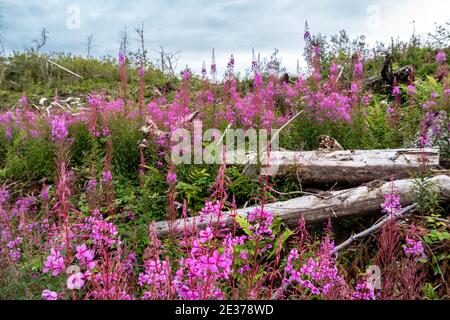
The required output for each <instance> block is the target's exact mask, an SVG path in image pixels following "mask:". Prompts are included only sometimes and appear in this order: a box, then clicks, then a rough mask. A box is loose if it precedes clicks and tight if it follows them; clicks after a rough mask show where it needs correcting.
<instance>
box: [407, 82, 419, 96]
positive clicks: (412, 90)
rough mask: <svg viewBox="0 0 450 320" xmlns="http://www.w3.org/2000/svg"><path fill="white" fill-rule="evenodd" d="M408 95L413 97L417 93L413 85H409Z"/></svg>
mask: <svg viewBox="0 0 450 320" xmlns="http://www.w3.org/2000/svg"><path fill="white" fill-rule="evenodd" d="M407 93H408V95H410V96H413V95H415V94H416V93H417V91H416V86H415V85H414V84H410V85H409V86H408V90H407Z"/></svg>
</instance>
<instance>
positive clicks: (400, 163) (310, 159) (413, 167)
mask: <svg viewBox="0 0 450 320" xmlns="http://www.w3.org/2000/svg"><path fill="white" fill-rule="evenodd" d="M424 160H426V161H425V162H424ZM246 161H247V166H246V168H245V170H244V174H246V175H248V176H254V175H256V174H257V170H256V166H255V164H257V163H260V164H261V167H262V169H261V174H262V175H281V174H285V173H286V172H289V171H293V172H295V171H297V172H298V175H299V177H300V178H301V179H302V180H303V181H305V182H317V183H334V182H347V183H362V182H368V181H372V180H376V179H380V178H389V177H390V176H391V175H395V178H396V179H397V178H406V177H409V176H410V174H411V173H413V172H418V171H420V170H428V171H429V170H431V169H434V168H437V167H438V166H439V149H392V150H389V149H388V150H340V151H322V150H317V151H274V152H271V153H270V158H269V161H268V160H267V156H266V155H263V156H262V157H261V158H260V159H259V161H258V156H257V154H254V153H253V154H249V155H248V157H247V160H246ZM267 164H268V165H269V167H268V166H267Z"/></svg>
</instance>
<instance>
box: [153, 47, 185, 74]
mask: <svg viewBox="0 0 450 320" xmlns="http://www.w3.org/2000/svg"><path fill="white" fill-rule="evenodd" d="M156 52H157V53H158V56H159V58H158V59H157V62H158V65H159V66H160V70H161V72H162V73H165V72H168V73H169V74H170V75H175V69H176V68H177V66H178V61H179V60H180V53H181V52H180V51H176V52H169V51H166V50H165V49H164V48H163V47H162V46H161V47H160V50H157V51H156Z"/></svg>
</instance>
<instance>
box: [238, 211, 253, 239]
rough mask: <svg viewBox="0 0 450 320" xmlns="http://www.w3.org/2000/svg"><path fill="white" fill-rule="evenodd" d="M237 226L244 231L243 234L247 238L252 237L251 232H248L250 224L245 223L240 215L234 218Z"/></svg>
mask: <svg viewBox="0 0 450 320" xmlns="http://www.w3.org/2000/svg"><path fill="white" fill-rule="evenodd" d="M235 219H236V222H237V224H238V225H239V227H240V228H241V229H242V230H244V232H245V234H246V235H248V236H251V235H253V232H252V231H251V230H250V227H251V224H250V222H248V221H247V219H245V218H244V217H241V216H240V215H236V217H235Z"/></svg>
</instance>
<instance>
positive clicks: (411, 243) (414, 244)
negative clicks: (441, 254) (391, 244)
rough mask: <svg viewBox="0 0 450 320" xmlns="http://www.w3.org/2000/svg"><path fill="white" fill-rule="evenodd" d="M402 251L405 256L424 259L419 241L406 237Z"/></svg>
mask: <svg viewBox="0 0 450 320" xmlns="http://www.w3.org/2000/svg"><path fill="white" fill-rule="evenodd" d="M403 251H404V252H405V254H406V255H407V256H412V257H417V258H419V259H420V258H426V255H425V253H424V250H423V244H422V241H420V240H417V241H416V240H414V239H412V238H410V237H406V245H404V246H403Z"/></svg>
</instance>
